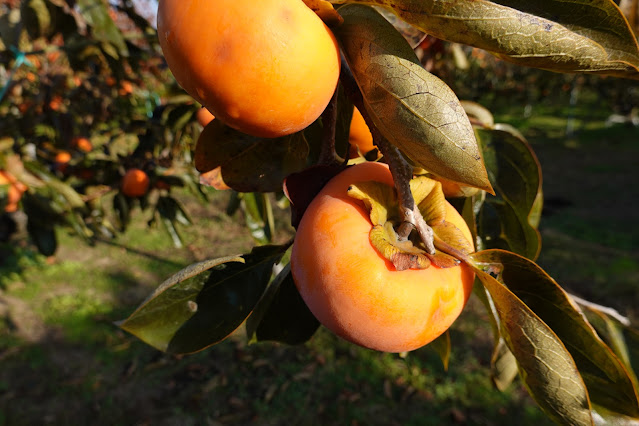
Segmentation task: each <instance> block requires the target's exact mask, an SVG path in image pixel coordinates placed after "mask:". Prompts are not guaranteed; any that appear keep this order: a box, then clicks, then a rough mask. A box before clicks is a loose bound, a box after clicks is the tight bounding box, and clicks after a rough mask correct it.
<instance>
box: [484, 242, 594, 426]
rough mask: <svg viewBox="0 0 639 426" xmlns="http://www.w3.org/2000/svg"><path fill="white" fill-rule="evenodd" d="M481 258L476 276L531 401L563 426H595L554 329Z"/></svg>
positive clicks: (576, 373) (578, 379)
mask: <svg viewBox="0 0 639 426" xmlns="http://www.w3.org/2000/svg"><path fill="white" fill-rule="evenodd" d="M483 256H485V252H478V253H475V254H473V255H471V258H472V259H473V261H475V262H476V265H475V268H474V269H475V273H476V274H477V277H478V278H479V279H480V281H481V282H482V284H483V285H484V287H485V288H486V289H487V290H488V292H489V293H490V296H491V298H492V300H493V302H494V304H495V311H496V312H497V315H498V317H499V325H500V329H501V334H502V336H503V338H504V341H505V343H506V344H507V346H508V349H510V351H511V352H512V354H513V355H514V357H515V358H516V359H517V365H518V367H519V372H520V376H521V379H522V381H523V382H524V384H525V385H526V387H527V388H528V390H529V392H530V394H531V396H532V397H533V398H534V399H535V401H537V403H538V404H539V406H540V408H541V409H542V410H543V411H544V412H545V413H546V414H547V415H548V416H549V417H550V418H552V419H553V420H554V421H555V422H557V423H559V424H565V425H592V424H593V420H592V417H591V414H590V410H591V408H590V400H589V398H588V392H587V390H586V386H585V384H584V382H583V380H582V378H581V376H580V375H579V371H578V370H577V366H576V365H575V361H574V360H573V358H572V357H571V355H570V353H569V352H568V350H567V349H566V347H565V346H564V345H563V343H562V342H561V340H560V339H559V337H558V336H557V335H556V334H555V333H554V332H553V330H552V329H551V328H550V327H549V326H548V325H546V323H545V322H544V321H542V319H541V318H539V316H537V315H536V314H535V312H533V311H532V310H531V309H530V308H529V307H528V306H527V305H526V304H525V303H524V302H523V301H522V300H521V299H520V298H518V297H517V296H516V295H515V294H514V293H513V292H512V291H510V290H509V289H508V287H507V286H506V285H504V283H503V282H502V281H501V280H498V279H497V278H495V277H494V276H493V275H496V274H495V272H493V271H492V270H491V268H490V266H492V265H491V264H489V265H487V266H486V267H484V265H483V264H482V265H481V266H480V265H479V264H480V263H483V262H481V260H482V259H483Z"/></svg>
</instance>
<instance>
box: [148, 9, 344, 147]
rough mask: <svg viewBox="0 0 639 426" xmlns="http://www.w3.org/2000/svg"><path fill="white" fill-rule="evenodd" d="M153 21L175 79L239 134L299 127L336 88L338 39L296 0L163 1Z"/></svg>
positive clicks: (318, 111) (291, 130) (276, 134)
mask: <svg viewBox="0 0 639 426" xmlns="http://www.w3.org/2000/svg"><path fill="white" fill-rule="evenodd" d="M157 26H158V37H159V41H160V46H161V47H162V51H163V53H164V56H165V58H166V61H167V63H168V65H169V68H170V69H171V71H172V72H173V75H174V76H175V79H176V80H177V81H178V83H179V84H180V85H181V86H182V87H183V88H184V90H186V91H187V92H188V93H189V94H190V95H191V96H193V97H194V98H195V99H196V100H197V101H198V102H200V103H201V104H202V105H204V106H205V107H206V108H208V109H209V111H211V113H212V114H213V115H215V117H216V118H218V119H220V120H222V121H223V122H224V123H226V124H228V125H229V126H231V127H233V128H235V129H237V130H240V131H242V132H244V133H248V134H251V135H254V136H259V137H268V138H274V137H279V136H284V135H287V134H291V133H294V132H297V131H299V130H302V129H304V128H305V127H307V126H308V125H309V124H311V123H312V122H313V121H315V119H317V117H319V115H320V114H321V113H322V111H324V109H325V108H326V105H328V102H329V101H330V99H331V97H332V95H333V92H334V91H335V88H336V87H337V80H338V77H339V71H340V56H339V48H338V45H337V41H336V39H335V37H334V36H333V33H332V32H331V31H330V30H329V29H328V27H326V25H324V23H323V22H322V21H321V19H320V18H319V17H318V16H317V15H316V14H315V13H314V12H313V11H312V10H311V9H309V8H308V7H307V6H306V5H305V4H304V3H303V2H302V1H301V0H262V1H260V2H259V5H258V4H257V3H255V2H254V1H249V0H160V2H159V7H158V25H157Z"/></svg>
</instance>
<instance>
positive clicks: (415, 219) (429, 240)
mask: <svg viewBox="0 0 639 426" xmlns="http://www.w3.org/2000/svg"><path fill="white" fill-rule="evenodd" d="M340 82H341V83H342V85H343V87H344V91H345V92H346V95H347V96H348V98H349V99H350V100H351V102H353V105H355V107H356V108H357V109H358V110H359V112H360V113H361V114H362V117H364V121H365V122H366V125H367V126H368V128H369V129H370V131H371V134H372V135H373V143H374V144H375V145H377V147H378V148H379V150H380V152H381V153H382V155H383V156H384V160H385V161H386V163H387V164H388V167H389V169H390V172H391V175H392V176H393V181H394V182H395V189H396V190H397V195H398V198H399V208H400V212H401V214H402V223H401V224H400V226H399V228H398V229H397V234H398V237H399V239H400V240H406V239H408V236H409V235H410V233H411V232H412V230H413V229H415V230H417V232H418V234H419V237H420V239H421V240H422V242H423V243H424V245H425V246H426V251H427V252H428V253H429V254H434V253H435V244H434V233H433V230H432V228H431V227H430V226H428V224H427V223H426V221H425V220H424V218H423V217H422V214H421V212H420V211H419V209H418V208H417V205H416V204H415V200H414V198H413V194H412V193H411V191H410V180H411V179H412V178H413V167H412V166H411V165H410V164H409V163H408V161H406V159H405V158H404V157H403V156H402V154H401V153H400V152H399V150H398V149H397V148H396V147H395V146H394V145H392V144H391V143H390V142H389V141H388V140H387V139H386V138H385V137H384V135H382V133H381V132H380V131H379V130H378V129H377V127H376V126H375V123H374V122H373V120H372V119H371V117H370V116H369V115H368V112H367V111H366V108H365V107H364V98H363V96H362V92H361V91H360V89H359V87H358V85H357V82H356V81H355V77H353V74H352V73H351V70H350V68H349V67H348V63H347V62H346V58H344V56H343V55H342V68H341V72H340Z"/></svg>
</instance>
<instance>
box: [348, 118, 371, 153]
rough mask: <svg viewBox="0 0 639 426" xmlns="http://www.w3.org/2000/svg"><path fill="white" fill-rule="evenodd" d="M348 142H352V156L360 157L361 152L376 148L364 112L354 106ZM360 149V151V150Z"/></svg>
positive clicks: (350, 151)
mask: <svg viewBox="0 0 639 426" xmlns="http://www.w3.org/2000/svg"><path fill="white" fill-rule="evenodd" d="M348 142H349V143H350V144H351V146H350V150H349V156H350V158H356V157H359V153H362V154H366V153H367V152H369V151H372V150H373V149H375V145H374V144H373V135H372V134H371V131H370V129H369V128H368V125H367V124H366V121H364V117H362V113H361V112H359V110H358V109H357V108H353V117H352V118H351V126H350V130H349V133H348ZM358 149H359V152H358Z"/></svg>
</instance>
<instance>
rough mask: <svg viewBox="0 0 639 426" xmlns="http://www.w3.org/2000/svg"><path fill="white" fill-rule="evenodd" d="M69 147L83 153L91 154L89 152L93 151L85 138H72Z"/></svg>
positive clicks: (89, 142)
mask: <svg viewBox="0 0 639 426" xmlns="http://www.w3.org/2000/svg"><path fill="white" fill-rule="evenodd" d="M71 145H72V146H73V147H74V148H77V149H79V150H80V151H84V152H91V150H93V145H92V144H91V141H90V140H89V139H87V138H85V137H77V138H74V139H73V141H71Z"/></svg>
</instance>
